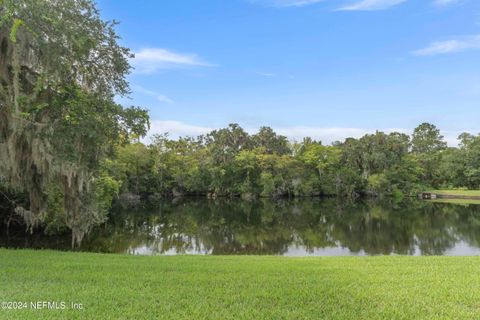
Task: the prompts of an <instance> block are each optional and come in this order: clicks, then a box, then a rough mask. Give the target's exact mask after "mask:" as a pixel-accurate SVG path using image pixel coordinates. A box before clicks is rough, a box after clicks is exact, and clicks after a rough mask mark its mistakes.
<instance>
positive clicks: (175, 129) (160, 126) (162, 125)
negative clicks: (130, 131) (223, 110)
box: [147, 120, 214, 140]
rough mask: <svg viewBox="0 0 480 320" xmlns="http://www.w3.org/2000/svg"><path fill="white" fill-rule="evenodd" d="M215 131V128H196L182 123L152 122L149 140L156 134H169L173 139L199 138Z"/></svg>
mask: <svg viewBox="0 0 480 320" xmlns="http://www.w3.org/2000/svg"><path fill="white" fill-rule="evenodd" d="M212 130H214V129H213V128H209V127H204V126H196V125H190V124H186V123H184V122H181V121H173V120H166V121H163V120H152V121H151V124H150V131H149V132H148V135H147V140H148V138H151V137H152V136H153V135H154V134H162V133H167V132H168V133H169V135H170V136H171V137H172V138H178V137H186V136H193V137H196V136H199V135H202V134H206V133H209V132H210V131H212Z"/></svg>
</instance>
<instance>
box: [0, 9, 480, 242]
mask: <svg viewBox="0 0 480 320" xmlns="http://www.w3.org/2000/svg"><path fill="white" fill-rule="evenodd" d="M114 25H115V23H113V22H105V21H102V20H101V19H100V16H99V13H98V11H97V9H96V8H95V5H94V3H93V2H92V1H90V0H80V1H77V0H62V1H46V0H21V1H19V0H3V1H0V84H1V85H0V219H1V221H2V222H3V223H4V224H5V225H7V226H8V225H10V224H21V225H23V224H24V225H26V226H27V228H28V229H29V230H30V231H31V230H33V229H34V228H36V227H40V228H41V230H43V231H44V232H46V233H58V232H66V231H67V230H71V232H72V241H73V243H74V244H75V243H80V241H81V240H82V238H83V236H84V235H85V234H86V233H87V232H89V230H90V229H91V228H92V227H93V226H95V225H98V224H101V223H103V222H104V221H105V220H106V219H107V217H108V212H109V209H110V207H111V205H112V203H114V202H118V203H119V204H122V205H124V206H137V205H139V204H140V203H141V202H142V201H144V200H148V201H158V200H161V199H165V198H169V197H179V196H190V195H195V196H203V197H211V198H216V197H242V198H244V199H247V200H248V199H253V198H259V197H270V198H281V197H314V196H315V197H318V196H336V197H345V198H356V197H361V196H363V197H394V198H395V199H402V198H403V197H406V196H412V195H415V194H416V193H418V192H419V191H421V190H425V189H426V188H431V187H434V188H437V187H448V188H451V187H466V188H471V189H478V188H479V187H480V170H479V168H480V136H476V135H471V134H468V133H464V134H462V135H460V137H459V146H458V147H448V146H447V144H446V143H445V141H444V140H443V137H442V136H441V134H440V131H439V129H438V128H436V127H435V126H434V125H432V124H428V123H423V124H421V125H419V126H418V127H417V128H416V129H415V130H414V132H413V133H412V134H411V136H409V135H407V134H404V133H399V132H394V133H388V134H387V133H383V132H379V131H378V132H376V133H375V134H368V135H365V136H363V137H361V138H359V139H355V138H348V139H346V140H345V141H339V142H336V143H333V144H332V145H323V144H322V143H321V142H320V141H315V140H313V139H311V138H308V137H306V138H304V139H303V141H299V142H295V141H289V140H288V139H287V138H286V137H284V136H281V135H278V134H277V133H275V132H274V131H273V130H272V129H271V128H269V127H262V128H260V130H259V131H258V132H257V133H255V134H248V133H247V132H246V131H245V130H244V129H242V128H241V127H240V126H239V125H237V124H231V125H229V126H228V127H227V128H223V129H219V130H214V131H212V132H210V133H209V134H206V135H202V136H199V137H184V138H180V139H170V138H169V136H168V134H164V135H157V136H155V137H154V138H153V140H152V142H151V143H150V144H144V143H141V142H140V141H141V138H142V137H144V136H145V135H146V134H147V132H148V128H149V117H148V113H147V111H146V110H144V109H142V108H139V107H128V108H127V107H124V106H121V105H119V104H117V103H116V102H115V100H114V97H115V96H125V95H128V94H129V86H128V83H127V81H126V76H127V75H128V73H129V71H130V65H129V59H131V58H132V57H133V55H132V54H131V52H130V50H129V49H128V48H124V47H122V46H120V45H119V44H118V39H119V38H118V36H117V35H116V33H115V31H114Z"/></svg>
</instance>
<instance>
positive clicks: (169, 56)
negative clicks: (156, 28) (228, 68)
mask: <svg viewBox="0 0 480 320" xmlns="http://www.w3.org/2000/svg"><path fill="white" fill-rule="evenodd" d="M132 64H133V66H134V68H135V71H136V72H138V73H154V72H157V71H159V70H162V69H171V68H178V67H185V66H190V67H194V66H202V67H208V66H213V65H212V64H210V63H207V62H205V61H203V60H202V59H201V58H200V57H198V56H197V55H196V54H182V53H176V52H173V51H170V50H167V49H162V48H144V49H141V50H139V51H137V52H135V58H133V60H132Z"/></svg>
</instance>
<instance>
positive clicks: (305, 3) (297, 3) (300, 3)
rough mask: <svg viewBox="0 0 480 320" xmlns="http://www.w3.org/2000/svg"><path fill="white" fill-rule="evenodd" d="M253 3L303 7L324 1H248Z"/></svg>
mask: <svg viewBox="0 0 480 320" xmlns="http://www.w3.org/2000/svg"><path fill="white" fill-rule="evenodd" d="M250 1H251V2H254V3H262V4H265V5H268V6H273V7H303V6H308V5H311V4H315V3H318V2H322V1H325V0H250Z"/></svg>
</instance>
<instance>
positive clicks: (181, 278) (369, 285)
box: [0, 249, 480, 319]
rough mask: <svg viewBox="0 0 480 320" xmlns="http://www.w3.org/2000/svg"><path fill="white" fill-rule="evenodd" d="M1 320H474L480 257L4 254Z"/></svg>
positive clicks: (478, 307) (479, 309) (0, 256)
mask: <svg viewBox="0 0 480 320" xmlns="http://www.w3.org/2000/svg"><path fill="white" fill-rule="evenodd" d="M0 301H25V302H28V303H30V302H31V301H65V302H66V303H67V305H69V304H70V302H76V303H82V304H83V308H84V309H83V310H71V309H68V310H32V309H31V308H28V309H26V310H1V309H0V319H442V318H443V319H462V318H463V319H473V318H477V317H478V316H479V314H480V257H478V258H477V257H399V256H397V257H367V258H363V257H358V258H357V257H341V258H283V257H256V256H251V257H245V256H224V257H220V256H176V257H145V256H127V255H102V254H89V253H62V252H55V251H29V250H25V251H23V250H20V251H14V250H3V249H0Z"/></svg>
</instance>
